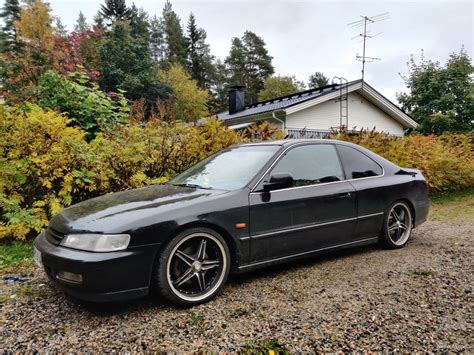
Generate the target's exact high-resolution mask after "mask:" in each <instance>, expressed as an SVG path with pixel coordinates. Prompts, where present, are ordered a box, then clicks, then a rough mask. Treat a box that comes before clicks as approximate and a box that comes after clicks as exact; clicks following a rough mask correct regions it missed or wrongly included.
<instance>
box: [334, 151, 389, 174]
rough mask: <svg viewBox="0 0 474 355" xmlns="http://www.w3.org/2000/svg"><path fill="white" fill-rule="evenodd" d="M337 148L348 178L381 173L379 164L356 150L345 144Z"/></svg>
mask: <svg viewBox="0 0 474 355" xmlns="http://www.w3.org/2000/svg"><path fill="white" fill-rule="evenodd" d="M337 150H338V151H339V155H340V157H341V160H342V165H343V166H344V170H345V172H346V176H347V178H348V179H360V178H365V177H371V176H379V175H382V174H383V170H382V167H381V166H380V165H378V164H377V163H376V162H375V161H373V160H372V159H370V158H369V157H368V156H367V155H365V154H363V153H361V152H359V151H358V150H356V149H354V148H352V147H348V146H345V145H338V146H337Z"/></svg>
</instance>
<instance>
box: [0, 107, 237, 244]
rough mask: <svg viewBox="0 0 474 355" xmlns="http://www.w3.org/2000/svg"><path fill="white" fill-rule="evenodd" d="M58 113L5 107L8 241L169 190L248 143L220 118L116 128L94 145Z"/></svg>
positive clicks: (2, 205) (4, 223)
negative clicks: (62, 219)
mask: <svg viewBox="0 0 474 355" xmlns="http://www.w3.org/2000/svg"><path fill="white" fill-rule="evenodd" d="M69 124H70V121H69V120H68V119H67V118H66V117H64V116H62V115H59V114H57V113H55V112H53V111H45V110H42V109H40V108H38V107H36V106H30V107H29V108H28V110H27V111H21V110H19V109H17V110H14V109H11V108H7V107H4V106H3V107H0V133H1V139H0V168H1V171H2V174H1V176H0V212H1V219H0V239H1V238H15V239H25V238H26V237H27V236H28V235H30V234H33V233H34V232H39V231H40V230H41V229H42V228H44V227H45V226H46V225H47V222H48V220H49V219H50V218H51V216H52V215H54V214H55V213H57V212H58V211H60V210H61V209H63V208H64V207H66V206H68V205H70V204H71V203H76V202H79V201H81V200H84V199H87V198H90V197H94V196H97V195H101V194H105V193H108V192H113V191H120V190H125V189H128V188H135V187H142V186H145V185H149V184H154V183H162V182H165V181H167V180H168V179H169V178H170V177H172V176H174V175H176V174H177V173H180V172H181V171H183V170H185V169H187V168H188V167H189V166H190V165H192V164H194V163H196V162H198V161H199V160H201V159H204V158H205V157H207V156H208V155H210V154H213V153H215V152H217V151H219V150H221V149H223V148H225V147H227V146H229V145H232V144H236V143H238V142H240V141H241V137H240V136H239V135H238V134H237V133H235V132H234V131H232V130H229V129H228V128H226V127H224V126H223V125H222V124H221V123H220V122H218V121H217V120H215V119H211V120H208V121H206V122H205V123H203V124H201V125H196V126H194V125H184V124H183V123H178V122H177V121H175V120H173V121H171V122H165V121H163V120H161V119H158V118H157V117H154V118H153V119H152V120H151V121H149V122H147V123H145V124H137V123H133V122H132V123H131V124H130V125H116V126H115V128H114V129H112V130H111V131H110V132H108V133H101V134H99V135H98V136H97V137H96V139H94V140H93V141H92V142H90V143H87V142H86V141H85V139H84V134H83V132H82V131H81V130H80V129H79V128H76V127H70V126H69Z"/></svg>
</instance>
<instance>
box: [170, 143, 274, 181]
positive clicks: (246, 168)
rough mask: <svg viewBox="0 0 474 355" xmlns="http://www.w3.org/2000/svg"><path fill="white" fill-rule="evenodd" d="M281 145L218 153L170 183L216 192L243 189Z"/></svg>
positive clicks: (244, 148)
mask: <svg viewBox="0 0 474 355" xmlns="http://www.w3.org/2000/svg"><path fill="white" fill-rule="evenodd" d="M278 148H279V146H277V145H265V146H243V147H235V148H230V149H228V150H225V151H223V152H221V153H217V154H215V155H213V156H211V157H209V158H207V159H204V160H203V161H201V162H199V163H197V164H196V165H194V166H193V167H192V168H190V169H188V170H186V171H185V172H184V173H182V174H180V175H178V176H177V177H175V178H174V179H173V180H171V181H170V184H172V185H177V186H189V187H197V188H206V189H216V190H237V189H241V188H243V187H244V186H245V185H247V184H248V183H249V181H250V180H251V179H252V178H253V177H254V176H255V175H256V174H257V173H258V172H259V170H260V169H262V167H263V166H264V165H265V163H267V162H268V160H269V159H270V158H271V157H272V156H273V155H274V154H275V152H276V151H277V150H278Z"/></svg>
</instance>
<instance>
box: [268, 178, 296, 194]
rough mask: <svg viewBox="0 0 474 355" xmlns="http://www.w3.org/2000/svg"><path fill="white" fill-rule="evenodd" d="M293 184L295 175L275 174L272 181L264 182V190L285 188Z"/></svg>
mask: <svg viewBox="0 0 474 355" xmlns="http://www.w3.org/2000/svg"><path fill="white" fill-rule="evenodd" d="M292 186H293V177H292V176H291V175H290V174H275V175H272V176H271V177H270V181H267V182H265V183H264V184H263V190H264V191H267V192H268V191H272V190H279V189H285V188H287V187H292Z"/></svg>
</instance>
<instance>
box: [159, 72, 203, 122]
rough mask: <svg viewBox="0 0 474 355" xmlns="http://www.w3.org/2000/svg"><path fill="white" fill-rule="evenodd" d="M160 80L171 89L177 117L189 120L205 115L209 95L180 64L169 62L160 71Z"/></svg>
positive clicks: (195, 119)
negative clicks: (169, 63)
mask: <svg viewBox="0 0 474 355" xmlns="http://www.w3.org/2000/svg"><path fill="white" fill-rule="evenodd" d="M160 79H161V81H162V82H163V83H164V84H166V85H168V86H169V87H171V89H172V90H173V93H172V98H173V106H174V110H175V112H174V114H175V116H176V117H178V118H179V119H181V120H183V121H186V122H191V121H197V120H198V119H200V118H203V117H205V116H207V114H208V109H207V103H208V101H209V100H210V95H209V93H208V92H207V90H203V89H200V88H199V87H198V85H197V82H196V81H195V80H193V79H192V78H191V76H190V75H189V74H188V73H187V72H186V70H185V69H184V68H183V67H182V66H181V65H180V64H176V63H175V64H171V66H170V68H169V70H167V71H163V72H161V73H160Z"/></svg>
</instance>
